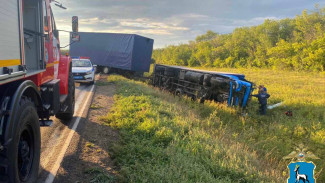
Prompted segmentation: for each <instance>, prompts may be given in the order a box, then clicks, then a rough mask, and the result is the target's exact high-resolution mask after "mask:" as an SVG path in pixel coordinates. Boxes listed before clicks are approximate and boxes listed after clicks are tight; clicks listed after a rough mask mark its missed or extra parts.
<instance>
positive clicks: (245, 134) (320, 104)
mask: <svg viewBox="0 0 325 183" xmlns="http://www.w3.org/2000/svg"><path fill="white" fill-rule="evenodd" d="M222 71H231V72H237V73H244V74H246V76H247V78H248V79H249V80H251V81H254V82H255V83H256V84H264V85H265V86H266V87H267V89H268V92H269V93H270V94H271V98H270V100H269V103H270V104H273V103H277V102H280V101H284V104H285V105H283V106H281V107H279V108H276V109H273V110H271V111H268V114H267V116H259V115H257V114H256V111H257V109H258V104H257V101H256V100H255V99H254V100H253V101H252V103H251V105H250V106H249V108H248V111H247V112H248V115H247V116H245V117H244V116H241V115H239V112H238V110H237V109H236V108H230V107H227V106H226V105H225V104H217V103H213V102H206V103H205V104H204V105H202V104H199V103H198V102H191V101H190V99H187V98H181V99H180V98H175V97H174V96H172V95H170V93H165V92H161V91H159V90H158V89H155V88H152V87H151V86H148V85H146V84H144V83H141V82H136V81H131V80H127V79H125V78H122V77H120V76H110V77H109V81H110V82H114V83H115V84H116V85H117V91H116V95H115V96H114V99H115V104H114V106H113V107H112V110H111V112H110V113H109V114H108V115H107V116H105V117H102V120H103V123H104V124H106V125H110V126H112V127H114V128H116V129H119V131H120V136H121V137H120V138H121V140H120V141H119V143H118V144H115V145H114V147H112V148H111V149H112V151H113V158H114V159H115V161H116V162H117V164H118V165H119V167H120V180H119V181H121V182H285V181H286V178H287V177H288V175H287V171H288V170H287V168H286V166H287V164H289V161H285V160H282V157H283V156H285V155H287V154H289V153H290V152H291V151H293V150H294V149H295V147H296V146H297V145H298V144H300V143H303V144H305V145H306V146H307V147H308V148H309V150H311V151H312V152H314V153H315V154H316V155H318V156H319V157H320V158H321V159H320V160H314V163H315V164H316V165H317V168H316V177H317V178H318V182H324V181H325V174H324V171H322V168H323V167H325V153H324V152H325V128H324V126H325V113H324V109H325V87H324V86H325V83H324V82H325V77H324V75H321V74H313V73H295V72H284V71H283V72H282V71H271V70H242V69H241V70H235V69H229V70H222ZM287 110H292V111H293V117H287V116H285V115H284V112H285V111H287Z"/></svg>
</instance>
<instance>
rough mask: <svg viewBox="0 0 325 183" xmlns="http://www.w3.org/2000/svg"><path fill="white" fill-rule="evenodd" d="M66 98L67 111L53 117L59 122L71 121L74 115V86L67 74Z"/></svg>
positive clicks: (70, 75)
mask: <svg viewBox="0 0 325 183" xmlns="http://www.w3.org/2000/svg"><path fill="white" fill-rule="evenodd" d="M68 85H69V86H68V97H67V99H66V103H65V104H66V105H67V106H68V108H67V111H65V112H59V113H58V114H56V115H55V117H56V118H59V119H61V120H71V119H72V117H73V113H74V104H75V86H74V79H73V75H72V73H71V72H70V73H69V81H68Z"/></svg>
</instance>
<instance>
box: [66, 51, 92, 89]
mask: <svg viewBox="0 0 325 183" xmlns="http://www.w3.org/2000/svg"><path fill="white" fill-rule="evenodd" d="M72 74H73V78H74V80H75V81H76V82H78V83H90V84H93V83H94V81H95V66H94V65H93V64H92V63H91V61H90V59H89V58H83V57H79V58H73V59H72Z"/></svg>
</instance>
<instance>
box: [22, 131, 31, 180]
mask: <svg viewBox="0 0 325 183" xmlns="http://www.w3.org/2000/svg"><path fill="white" fill-rule="evenodd" d="M32 139H33V138H32V134H31V133H30V131H29V130H28V129H26V130H24V131H23V132H22V134H21V137H20V140H19V145H18V173H19V178H20V180H21V181H26V180H27V179H28V177H29V174H30V169H31V166H32V163H33V161H32V160H33V149H32V147H33V141H32Z"/></svg>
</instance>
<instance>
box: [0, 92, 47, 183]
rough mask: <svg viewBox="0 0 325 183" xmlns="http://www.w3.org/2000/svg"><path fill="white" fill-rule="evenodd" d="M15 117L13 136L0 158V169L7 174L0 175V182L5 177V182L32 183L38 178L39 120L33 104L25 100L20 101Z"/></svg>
mask: <svg viewBox="0 0 325 183" xmlns="http://www.w3.org/2000/svg"><path fill="white" fill-rule="evenodd" d="M16 115H17V116H16V117H17V118H16V121H15V124H17V125H16V128H15V129H13V132H14V133H13V134H14V136H13V137H12V141H11V143H10V144H9V145H8V146H7V149H6V151H5V152H6V154H5V156H1V158H0V159H1V166H3V167H1V168H2V169H3V168H4V169H6V170H7V171H5V172H7V174H6V175H2V173H1V174H0V180H1V179H2V178H5V177H7V178H8V181H7V182H18V183H19V182H24V183H33V182H36V179H37V177H38V169H39V163H40V149H41V136H40V125H39V118H38V115H37V112H36V109H35V106H34V104H33V103H32V102H31V101H30V100H28V99H27V98H22V99H21V101H20V107H19V109H18V110H17V113H16ZM2 158H4V159H2ZM3 160H4V161H3ZM5 179H6V178H5Z"/></svg>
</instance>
